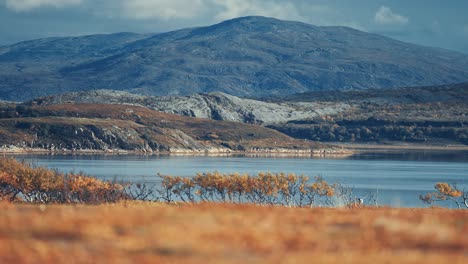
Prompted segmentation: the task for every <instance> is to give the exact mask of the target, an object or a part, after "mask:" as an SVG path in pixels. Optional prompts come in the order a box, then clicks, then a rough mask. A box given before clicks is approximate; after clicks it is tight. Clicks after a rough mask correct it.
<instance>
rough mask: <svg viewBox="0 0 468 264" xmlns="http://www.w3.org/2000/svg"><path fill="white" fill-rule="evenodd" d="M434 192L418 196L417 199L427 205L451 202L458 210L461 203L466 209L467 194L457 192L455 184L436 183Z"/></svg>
mask: <svg viewBox="0 0 468 264" xmlns="http://www.w3.org/2000/svg"><path fill="white" fill-rule="evenodd" d="M434 189H435V190H436V192H430V193H427V194H425V195H420V196H419V199H420V200H421V201H423V202H424V203H427V204H433V203H435V202H443V201H453V202H454V203H455V204H456V205H457V207H458V208H460V207H461V204H462V203H463V204H464V205H465V206H466V207H467V208H468V192H464V191H462V190H459V189H458V187H457V185H456V184H449V183H446V182H438V183H436V184H435V185H434Z"/></svg>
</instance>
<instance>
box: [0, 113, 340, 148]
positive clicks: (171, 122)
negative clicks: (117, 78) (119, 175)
mask: <svg viewBox="0 0 468 264" xmlns="http://www.w3.org/2000/svg"><path fill="white" fill-rule="evenodd" d="M2 145H3V146H10V145H14V146H16V147H21V148H39V149H47V150H87V151H92V150H105V151H113V150H131V151H144V152H153V151H156V152H158V151H167V152H201V153H204V152H232V151H273V152H275V151H276V152H297V151H299V152H301V151H302V152H303V153H311V151H316V152H320V151H321V150H320V149H328V150H332V149H331V148H329V147H326V146H323V145H320V144H317V143H313V142H304V141H303V140H296V139H293V138H290V137H288V136H286V135H284V134H282V133H280V132H277V131H275V130H272V129H268V128H264V127H261V126H256V125H249V124H240V123H234V122H225V121H213V120H208V119H196V118H190V117H183V116H178V115H173V114H166V113H161V112H157V111H154V110H150V109H148V108H143V107H138V106H130V105H109V104H108V105H102V104H60V105H50V106H37V105H33V106H27V105H9V106H4V107H2V108H1V109H0V146H2Z"/></svg>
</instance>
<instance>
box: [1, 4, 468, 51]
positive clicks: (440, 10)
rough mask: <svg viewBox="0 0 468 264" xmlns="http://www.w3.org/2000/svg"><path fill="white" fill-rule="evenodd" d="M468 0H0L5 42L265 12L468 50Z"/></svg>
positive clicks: (163, 27) (148, 29)
mask: <svg viewBox="0 0 468 264" xmlns="http://www.w3.org/2000/svg"><path fill="white" fill-rule="evenodd" d="M467 14H468V0H446V1H441V0H439V1H436V0H354V1H352V0H291V1H284V0H0V45H4V44H10V43H14V42H18V41H22V40H28V39H34V38H42V37H52V36H75V35H86V34H96V33H114V32H122V31H127V32H138V33H153V32H154V33H156V32H165V31H169V30H174V29H179V28H184V27H193V26H204V25H210V24H214V23H217V22H220V21H222V20H225V19H229V18H234V17H239V16H247V15H263V16H270V17H276V18H280V19H288V20H297V21H303V22H307V23H311V24H315V25H344V26H350V27H354V28H357V29H360V30H364V31H367V32H373V33H379V34H382V35H385V36H389V37H392V38H396V39H399V40H403V41H407V42H412V43H416V44H421V45H426V46H435V47H441V48H446V49H451V50H457V51H461V52H464V53H467V54H468V15H467Z"/></svg>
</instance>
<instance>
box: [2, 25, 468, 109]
mask: <svg viewBox="0 0 468 264" xmlns="http://www.w3.org/2000/svg"><path fill="white" fill-rule="evenodd" d="M464 81H468V55H465V54H461V53H457V52H453V51H448V50H444V49H439V48H429V47H422V46H418V45H414V44H409V43H404V42H401V41H397V40H393V39H390V38H387V37H383V36H379V35H375V34H369V33H365V32H362V31H358V30H355V29H352V28H347V27H318V26H313V25H309V24H304V23H300V22H290V21H282V20H277V19H272V18H265V17H243V18H238V19H233V20H229V21H225V22H222V23H219V24H216V25H213V26H209V27H199V28H189V29H182V30H178V31H173V32H168V33H163V34H133V33H118V34H110V35H92V36H83V37H66V38H47V39H39V40H32V41H25V42H21V43H17V44H14V45H10V46H3V47H0V99H4V100H16V101H22V100H27V99H31V98H36V97H40V96H44V95H50V94H58V93H64V92H75V91H86V90H94V89H113V90H123V91H129V92H132V93H140V94H146V95H190V94H194V93H200V92H203V93H207V92H224V93H227V94H231V95H236V96H250V97H265V96H272V95H287V94H294V93H300V92H309V91H322V90H336V89H368V88H392V87H407V86H423V85H437V84H448V83H459V82H464Z"/></svg>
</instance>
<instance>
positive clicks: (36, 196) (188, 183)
mask: <svg viewBox="0 0 468 264" xmlns="http://www.w3.org/2000/svg"><path fill="white" fill-rule="evenodd" d="M158 177H159V179H160V183H158V184H153V185H151V184H146V183H124V182H117V181H116V180H114V181H112V182H109V181H102V180H99V179H96V178H94V177H91V176H87V175H85V174H83V173H62V172H59V171H58V170H51V169H47V168H44V167H34V166H31V165H30V164H28V163H25V162H20V161H17V160H15V159H11V158H1V159H0V200H4V201H9V202H26V203H42V204H51V203H58V204H65V203H88V204H101V203H116V202H120V201H127V200H140V201H157V202H167V203H178V202H182V203H200V202H215V203H217V202H221V203H235V204H245V203H249V204H258V205H269V206H288V207H317V206H320V207H322V206H325V207H351V208H353V207H362V206H363V204H362V202H361V201H360V199H359V197H358V196H356V194H355V193H354V190H353V188H351V187H347V186H345V185H343V184H340V183H333V184H332V183H328V182H327V181H326V180H325V179H324V178H322V177H321V176H315V177H313V178H311V177H309V176H305V175H296V174H294V173H271V172H260V173H258V174H257V175H250V174H240V173H227V174H226V173H220V172H208V173H198V174H197V175H195V176H194V177H180V176H168V175H158ZM435 189H436V191H437V192H432V193H428V194H426V195H420V197H419V198H420V200H422V201H423V202H425V203H427V204H433V203H434V202H443V201H453V202H455V203H456V204H457V206H458V208H460V207H461V205H462V204H464V205H466V206H467V208H468V192H465V191H462V190H459V189H458V187H457V185H456V184H448V183H437V184H436V185H435ZM377 198H378V197H377V194H376V193H370V194H368V195H367V199H366V200H367V204H368V205H377Z"/></svg>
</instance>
